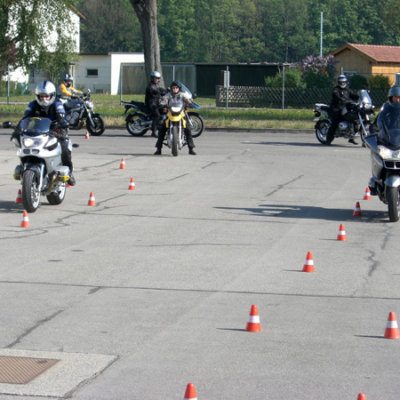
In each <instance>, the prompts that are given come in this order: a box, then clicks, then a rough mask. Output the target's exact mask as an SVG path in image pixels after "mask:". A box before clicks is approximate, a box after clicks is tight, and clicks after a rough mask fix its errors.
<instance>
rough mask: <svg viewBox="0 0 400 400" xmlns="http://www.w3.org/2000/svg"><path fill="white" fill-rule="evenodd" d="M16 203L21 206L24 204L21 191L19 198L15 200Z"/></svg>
mask: <svg viewBox="0 0 400 400" xmlns="http://www.w3.org/2000/svg"><path fill="white" fill-rule="evenodd" d="M15 202H16V203H17V204H21V203H22V192H21V189H19V190H18V194H17V198H16V199H15Z"/></svg>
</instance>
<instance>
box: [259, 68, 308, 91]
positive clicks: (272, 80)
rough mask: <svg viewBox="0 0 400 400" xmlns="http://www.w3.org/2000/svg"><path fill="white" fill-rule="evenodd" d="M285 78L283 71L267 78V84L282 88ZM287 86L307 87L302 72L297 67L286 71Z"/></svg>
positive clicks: (267, 85)
mask: <svg viewBox="0 0 400 400" xmlns="http://www.w3.org/2000/svg"><path fill="white" fill-rule="evenodd" d="M282 80H283V72H280V73H279V74H276V75H275V76H274V77H268V78H265V86H266V87H272V88H281V87H282ZM285 87H286V88H302V89H305V87H306V84H305V83H304V82H303V80H302V72H301V71H300V70H298V69H297V68H292V69H289V70H287V71H285Z"/></svg>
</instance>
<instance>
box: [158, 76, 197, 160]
mask: <svg viewBox="0 0 400 400" xmlns="http://www.w3.org/2000/svg"><path fill="white" fill-rule="evenodd" d="M170 88H171V91H170V92H168V93H167V94H166V95H165V96H164V97H163V99H162V100H161V103H162V104H168V101H169V100H170V99H172V98H181V99H186V101H189V102H190V101H191V100H192V99H191V96H190V95H188V94H187V93H186V92H182V91H181V89H182V84H181V83H180V82H179V81H173V82H172V83H171V86H170ZM166 132H167V126H166V125H165V124H163V126H162V127H160V131H159V133H158V139H157V143H156V147H157V150H156V152H155V153H154V155H160V154H161V149H162V146H163V142H164V137H165V133H166ZM185 136H186V141H187V144H188V147H189V154H191V155H192V156H195V155H196V153H195V151H194V150H193V148H194V147H195V146H194V142H193V137H192V131H191V130H190V129H189V127H188V124H186V128H185Z"/></svg>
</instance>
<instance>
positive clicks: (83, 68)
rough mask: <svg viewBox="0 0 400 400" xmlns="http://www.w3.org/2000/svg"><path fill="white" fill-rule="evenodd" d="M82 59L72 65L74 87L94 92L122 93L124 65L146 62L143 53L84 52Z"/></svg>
mask: <svg viewBox="0 0 400 400" xmlns="http://www.w3.org/2000/svg"><path fill="white" fill-rule="evenodd" d="M79 56H80V57H81V59H80V61H79V62H78V63H76V65H74V66H71V71H70V72H71V75H72V76H73V77H74V84H73V87H74V88H76V89H79V90H82V91H85V90H86V89H90V90H91V91H92V92H93V93H109V94H120V93H121V91H120V89H121V70H122V68H121V67H122V65H124V66H126V65H137V64H144V54H143V53H105V54H91V53H82V54H80V55H79Z"/></svg>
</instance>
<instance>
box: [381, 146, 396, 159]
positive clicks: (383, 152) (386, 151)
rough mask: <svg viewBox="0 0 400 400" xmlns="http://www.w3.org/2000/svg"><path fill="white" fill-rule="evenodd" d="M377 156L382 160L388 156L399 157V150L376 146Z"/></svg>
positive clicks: (388, 157)
mask: <svg viewBox="0 0 400 400" xmlns="http://www.w3.org/2000/svg"><path fill="white" fill-rule="evenodd" d="M378 149H379V157H381V158H382V159H383V160H388V159H390V158H400V150H395V151H392V150H390V149H388V148H387V147H385V146H378Z"/></svg>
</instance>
